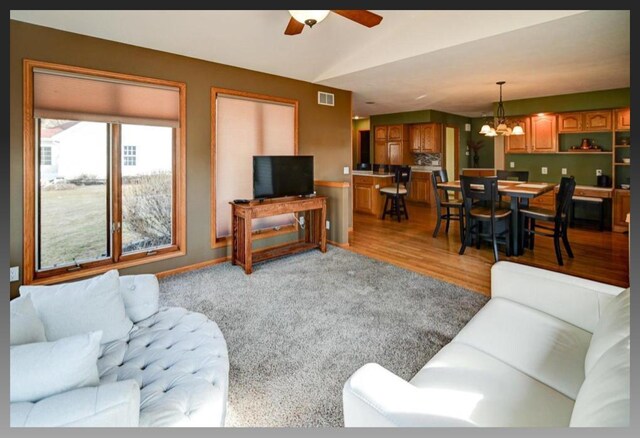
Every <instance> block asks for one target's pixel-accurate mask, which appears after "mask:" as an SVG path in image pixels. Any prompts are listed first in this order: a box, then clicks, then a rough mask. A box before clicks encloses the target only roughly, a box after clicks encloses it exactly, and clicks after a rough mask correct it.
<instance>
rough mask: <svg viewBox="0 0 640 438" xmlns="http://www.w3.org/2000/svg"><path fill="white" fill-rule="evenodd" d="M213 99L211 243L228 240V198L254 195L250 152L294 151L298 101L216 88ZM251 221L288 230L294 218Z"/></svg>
mask: <svg viewBox="0 0 640 438" xmlns="http://www.w3.org/2000/svg"><path fill="white" fill-rule="evenodd" d="M211 104H212V107H211V109H212V117H213V126H215V132H214V133H213V135H212V139H213V142H212V149H211V151H212V152H211V154H212V156H211V158H212V160H211V162H212V165H213V166H214V167H212V173H211V175H212V187H211V193H212V202H211V206H212V210H211V244H212V246H213V247H217V246H224V245H227V244H228V242H229V236H230V235H231V207H230V205H229V202H230V201H232V200H233V199H238V198H245V199H251V198H253V178H252V175H253V156H254V155H294V154H297V152H298V148H297V121H298V102H297V101H295V100H290V99H283V98H277V97H271V96H264V95H257V94H251V93H246V92H238V91H234V90H222V89H217V88H214V89H212V95H211ZM238 176H241V177H238ZM252 227H253V230H254V232H264V231H267V230H278V231H274V232H278V233H279V232H283V233H285V232H291V231H294V230H295V219H294V218H293V217H292V215H290V214H285V215H279V216H272V217H268V218H258V219H253V221H252ZM270 234H273V232H271V233H270ZM263 235H268V234H266V233H265V234H263Z"/></svg>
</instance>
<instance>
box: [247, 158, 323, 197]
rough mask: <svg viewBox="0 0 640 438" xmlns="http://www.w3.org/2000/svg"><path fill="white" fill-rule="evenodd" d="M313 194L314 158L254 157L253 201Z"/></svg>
mask: <svg viewBox="0 0 640 438" xmlns="http://www.w3.org/2000/svg"><path fill="white" fill-rule="evenodd" d="M312 194H313V155H254V156H253V198H254V199H264V198H280V197H283V196H305V195H312Z"/></svg>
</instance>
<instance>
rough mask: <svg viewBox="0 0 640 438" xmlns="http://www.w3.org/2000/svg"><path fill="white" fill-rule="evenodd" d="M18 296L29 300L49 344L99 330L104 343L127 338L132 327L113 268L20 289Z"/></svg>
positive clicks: (117, 277) (115, 271) (117, 275)
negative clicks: (68, 279)
mask: <svg viewBox="0 0 640 438" xmlns="http://www.w3.org/2000/svg"><path fill="white" fill-rule="evenodd" d="M20 294H21V295H28V296H30V297H31V300H32V301H33V306H34V307H35V309H36V311H37V312H38V316H39V317H40V319H41V320H42V322H43V324H44V329H45V334H46V336H47V339H48V340H49V341H55V340H58V339H62V338H66V337H68V336H72V335H77V334H81V333H88V332H92V331H97V330H102V332H103V335H102V343H103V344H106V343H107V342H111V341H114V340H116V339H121V338H123V337H125V336H127V334H128V333H129V331H130V330H131V328H132V327H133V322H132V321H131V319H129V317H128V316H127V314H126V312H125V308H124V301H123V299H122V295H121V294H120V280H119V274H118V271H117V270H115V269H112V270H111V271H109V272H106V273H104V274H103V275H99V276H97V277H93V278H90V279H88V280H82V281H77V282H74V283H63V284H57V285H53V286H21V287H20Z"/></svg>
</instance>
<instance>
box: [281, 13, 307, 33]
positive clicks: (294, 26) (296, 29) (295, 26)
mask: <svg viewBox="0 0 640 438" xmlns="http://www.w3.org/2000/svg"><path fill="white" fill-rule="evenodd" d="M302 29H304V24H302V23H300V22H299V21H297V20H296V19H294V18H293V17H291V19H290V20H289V24H287V28H286V29H285V30H284V34H285V35H298V34H299V33H302Z"/></svg>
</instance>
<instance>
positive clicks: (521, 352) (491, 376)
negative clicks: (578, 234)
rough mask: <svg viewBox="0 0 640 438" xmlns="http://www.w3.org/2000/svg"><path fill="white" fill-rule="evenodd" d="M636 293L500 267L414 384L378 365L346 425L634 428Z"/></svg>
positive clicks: (351, 388)
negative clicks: (476, 307) (478, 304)
mask: <svg viewBox="0 0 640 438" xmlns="http://www.w3.org/2000/svg"><path fill="white" fill-rule="evenodd" d="M629 295H630V291H629V289H626V290H623V288H620V287H615V286H611V285H607V284H603V283H598V282H594V281H589V280H584V279H581V278H577V277H573V276H569V275H565V274H561V273H557V272H551V271H547V270H543V269H538V268H533V267H529V266H525V265H520V264H515V263H511V262H506V261H502V262H498V263H496V264H494V265H493V267H492V270H491V299H490V300H489V301H488V302H487V304H486V305H485V306H484V307H483V308H482V309H481V310H480V311H479V312H478V313H477V314H476V315H475V316H474V317H473V318H472V319H471V321H469V323H468V324H467V325H466V326H465V327H464V328H463V329H462V330H461V331H460V332H459V333H458V335H457V336H456V337H455V338H454V339H453V340H452V341H451V342H450V343H449V344H448V345H446V346H445V347H444V348H442V350H440V351H439V352H438V353H437V354H436V355H435V356H434V357H433V358H432V359H431V360H429V362H428V363H427V364H426V365H425V366H424V367H423V368H422V369H421V370H420V371H419V372H418V373H417V374H416V375H415V376H414V377H413V378H412V379H411V380H410V381H409V382H407V381H406V380H404V379H402V378H400V377H398V376H397V375H395V374H393V373H392V372H390V371H388V370H386V369H385V368H383V367H381V366H380V365H378V364H375V363H369V364H366V365H364V366H363V367H361V368H360V369H358V370H357V371H356V372H355V373H354V374H353V375H352V376H351V377H350V378H349V379H348V381H347V382H346V383H345V385H344V388H343V407H344V422H345V426H347V427H349V426H356V427H357V426H368V427H373V426H380V427H392V426H412V427H416V426H435V427H439V426H456V427H463V426H490V427H496V426H497V427H500V426H506V427H545V426H549V427H566V426H588V427H592V426H628V425H629V416H630V413H629V406H630V384H629V373H630V368H629V366H630V357H629V352H630V350H629V348H630V342H629V339H630V312H629V310H630V307H629Z"/></svg>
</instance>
